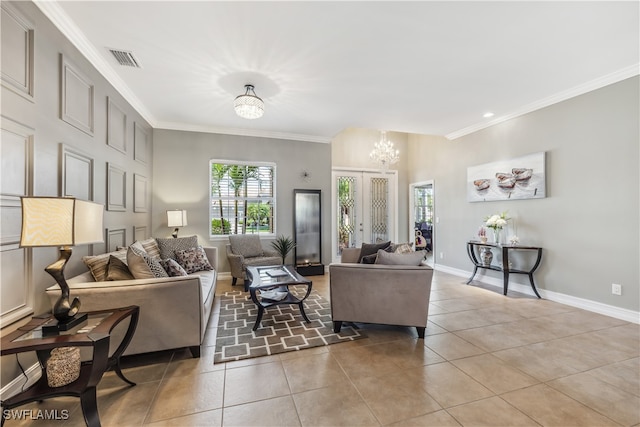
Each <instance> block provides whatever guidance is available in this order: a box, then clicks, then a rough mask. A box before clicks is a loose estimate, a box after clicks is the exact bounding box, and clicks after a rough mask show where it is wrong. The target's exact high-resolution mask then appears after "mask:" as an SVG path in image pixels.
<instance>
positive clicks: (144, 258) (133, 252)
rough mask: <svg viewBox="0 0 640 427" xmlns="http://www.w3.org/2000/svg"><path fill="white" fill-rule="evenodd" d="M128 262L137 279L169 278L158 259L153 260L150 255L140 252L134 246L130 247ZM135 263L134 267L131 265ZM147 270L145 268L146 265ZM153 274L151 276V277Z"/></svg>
mask: <svg viewBox="0 0 640 427" xmlns="http://www.w3.org/2000/svg"><path fill="white" fill-rule="evenodd" d="M127 261H128V262H129V271H131V274H133V277H135V278H136V279H150V278H154V277H169V275H168V274H167V272H166V271H165V270H164V268H162V266H161V265H160V263H159V262H158V260H157V259H155V258H151V257H150V256H149V254H147V253H146V252H144V251H140V250H139V249H137V248H136V247H135V246H134V245H131V246H129V250H128V251H127ZM132 262H133V265H132V264H131V263H132ZM143 263H144V265H146V266H147V268H146V269H145V268H144V265H143ZM149 274H151V276H149Z"/></svg>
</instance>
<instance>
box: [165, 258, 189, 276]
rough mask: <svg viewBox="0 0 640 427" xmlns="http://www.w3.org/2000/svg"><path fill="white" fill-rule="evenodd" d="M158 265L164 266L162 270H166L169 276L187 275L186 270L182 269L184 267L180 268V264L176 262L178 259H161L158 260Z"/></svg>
mask: <svg viewBox="0 0 640 427" xmlns="http://www.w3.org/2000/svg"><path fill="white" fill-rule="evenodd" d="M160 265H161V266H162V268H164V270H165V271H166V272H167V274H168V275H169V277H178V276H186V275H187V272H186V271H184V268H182V266H181V265H180V264H178V261H176V260H174V259H171V258H168V259H162V260H160Z"/></svg>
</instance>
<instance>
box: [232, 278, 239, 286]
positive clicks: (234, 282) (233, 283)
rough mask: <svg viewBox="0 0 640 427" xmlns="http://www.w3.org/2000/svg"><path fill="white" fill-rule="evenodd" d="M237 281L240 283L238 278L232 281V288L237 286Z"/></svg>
mask: <svg viewBox="0 0 640 427" xmlns="http://www.w3.org/2000/svg"><path fill="white" fill-rule="evenodd" d="M237 281H238V278H237V277H234V278H233V280H232V281H231V286H235V285H236V282H237Z"/></svg>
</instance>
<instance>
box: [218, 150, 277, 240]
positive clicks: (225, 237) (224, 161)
mask: <svg viewBox="0 0 640 427" xmlns="http://www.w3.org/2000/svg"><path fill="white" fill-rule="evenodd" d="M214 163H221V164H225V165H242V166H258V167H260V166H269V167H271V168H273V182H272V186H273V207H274V209H273V233H263V234H260V237H264V238H267V239H269V238H275V237H276V236H277V232H278V230H277V223H278V221H277V210H278V201H277V194H278V192H277V191H278V190H277V185H276V183H277V182H278V180H277V167H276V163H274V162H254V161H251V160H227V159H210V160H209V170H208V174H209V205H208V207H207V209H208V215H207V218H208V219H209V222H208V230H209V240H210V241H213V242H215V241H226V240H228V239H229V236H230V235H231V234H215V235H213V234H211V220H212V218H211V203H212V201H213V198H212V194H211V186H212V185H213V180H212V179H211V165H212V164H214Z"/></svg>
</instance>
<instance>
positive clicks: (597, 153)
mask: <svg viewBox="0 0 640 427" xmlns="http://www.w3.org/2000/svg"><path fill="white" fill-rule="evenodd" d="M638 82H639V78H638V77H634V78H630V79H627V80H625V81H622V82H619V83H617V84H613V85H610V86H607V87H604V88H602V89H599V90H596V91H593V92H590V93H587V94H585V95H582V96H578V97H575V98H572V99H569V100H567V101H564V102H562V103H559V104H556V105H553V106H550V107H547V108H544V109H542V110H539V111H536V112H533V113H530V114H527V115H524V116H521V117H518V118H515V119H512V120H509V121H507V122H504V123H502V124H498V125H496V126H492V127H490V128H487V129H484V130H482V131H479V132H475V133H473V134H470V135H467V136H464V137H461V138H459V139H457V140H454V141H447V140H445V139H444V138H440V137H430V136H420V135H410V137H409V145H410V152H411V155H410V157H411V159H412V162H413V163H412V164H411V165H410V166H409V170H410V171H411V177H410V181H411V182H417V181H424V180H427V179H433V180H434V181H435V206H436V216H437V217H439V218H440V223H439V224H437V225H436V234H435V236H436V248H437V249H436V251H437V252H438V254H436V255H439V253H440V252H442V253H443V255H444V258H443V259H440V257H439V256H437V258H436V261H437V263H438V264H441V265H444V266H449V267H453V268H456V269H460V270H466V271H470V270H471V265H470V261H469V259H468V257H467V254H466V252H465V242H466V241H467V240H469V239H470V238H473V237H475V233H476V231H477V229H478V227H479V226H480V225H481V224H482V220H483V218H484V217H485V216H487V215H490V214H493V213H497V212H501V211H505V210H508V211H509V215H510V216H511V217H513V218H514V219H515V222H516V225H517V233H518V236H519V237H520V241H521V243H523V244H531V245H539V246H542V247H544V255H543V261H542V264H541V267H540V269H539V270H538V272H537V273H536V283H537V285H538V286H539V288H542V289H547V290H549V291H554V292H559V293H562V294H566V295H571V296H573V297H578V298H584V299H587V300H591V301H597V302H600V303H604V304H609V305H612V306H616V307H621V308H625V309H629V310H633V311H638V309H639V308H640V294H639V286H640V285H639V283H640V279H639V271H638V270H639V267H638V266H639V261H638V260H639V259H640V254H639V249H638V242H639V236H640V232H639V224H638V223H639V220H638V219H639V218H640V213H639V207H638V199H639V198H638V195H639V191H638V184H639V180H640V179H639V175H638V169H639V153H638V146H639V141H640V137H639V114H640V112H639V107H638V106H639V99H638V98H639V96H638V93H639V87H638V86H639V85H638ZM540 151H544V152H546V172H547V174H546V178H547V197H546V198H544V199H531V200H514V201H508V202H503V201H495V202H484V203H468V202H467V201H466V187H465V185H466V176H467V168H468V167H469V166H474V165H479V164H483V163H488V162H492V161H496V160H506V159H510V158H513V157H519V156H523V155H526V154H531V153H535V152H540ZM489 273H490V274H491V273H493V272H489ZM494 276H495V275H494ZM496 277H497V276H496ZM515 279H516V280H519V281H521V283H527V282H526V276H516V277H515ZM612 283H618V284H622V285H623V294H622V296H615V295H612V294H611V284H612Z"/></svg>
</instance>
